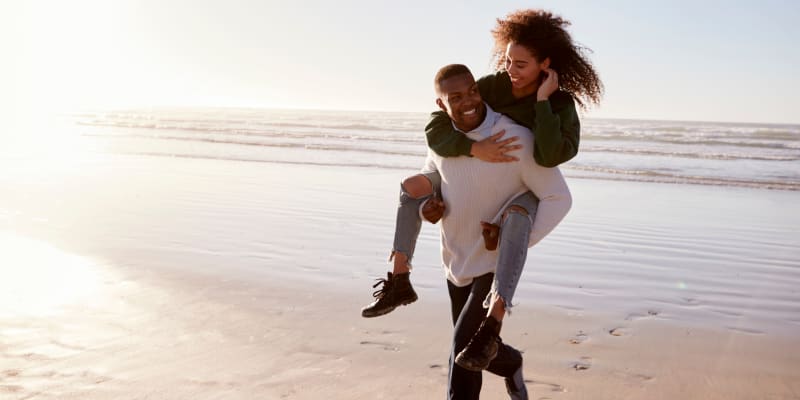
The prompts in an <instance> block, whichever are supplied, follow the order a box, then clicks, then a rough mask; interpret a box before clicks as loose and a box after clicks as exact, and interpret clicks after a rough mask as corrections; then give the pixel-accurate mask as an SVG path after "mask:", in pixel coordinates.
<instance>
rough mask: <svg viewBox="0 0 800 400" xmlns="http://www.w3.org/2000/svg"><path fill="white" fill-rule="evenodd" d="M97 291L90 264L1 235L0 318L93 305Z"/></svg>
mask: <svg viewBox="0 0 800 400" xmlns="http://www.w3.org/2000/svg"><path fill="white" fill-rule="evenodd" d="M99 287H100V279H99V277H98V275H97V268H96V265H95V264H94V262H93V261H92V260H90V259H88V258H85V257H81V256H78V255H75V254H71V253H67V252H64V251H62V250H59V249H58V248H56V247H54V246H52V245H50V244H49V243H47V242H43V241H40V240H36V239H32V238H28V237H24V236H20V235H16V234H13V233H4V232H0V314H2V315H5V316H48V315H57V314H59V313H60V312H61V308H62V307H64V306H68V305H73V304H77V303H86V302H90V303H91V302H94V301H95V298H96V296H97V295H98V292H99Z"/></svg>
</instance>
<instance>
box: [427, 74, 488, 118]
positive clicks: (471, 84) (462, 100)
mask: <svg viewBox="0 0 800 400" xmlns="http://www.w3.org/2000/svg"><path fill="white" fill-rule="evenodd" d="M436 104H437V105H439V108H441V109H442V111H445V112H447V115H449V116H450V119H452V120H453V122H454V123H455V125H456V127H457V128H458V129H461V130H462V131H464V132H469V131H471V130H473V129H475V128H477V127H478V126H479V125H480V124H481V123H482V122H483V119H484V118H486V105H484V104H483V99H481V94H480V93H479V92H478V84H477V83H475V78H473V77H472V74H467V73H464V74H459V75H453V76H451V77H449V78H447V79H445V80H443V81H441V82H440V83H439V98H438V99H436Z"/></svg>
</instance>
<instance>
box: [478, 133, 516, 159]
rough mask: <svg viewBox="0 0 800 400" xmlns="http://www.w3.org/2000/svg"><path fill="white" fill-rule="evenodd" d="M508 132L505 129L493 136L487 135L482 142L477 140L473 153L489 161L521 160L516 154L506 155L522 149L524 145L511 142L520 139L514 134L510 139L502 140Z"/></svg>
mask: <svg viewBox="0 0 800 400" xmlns="http://www.w3.org/2000/svg"><path fill="white" fill-rule="evenodd" d="M505 134H506V131H505V129H504V130H502V131H500V132H497V133H495V134H494V135H492V136H489V137H487V138H486V139H483V140H481V141H480V142H475V143H473V144H472V151H470V154H472V156H473V157H476V158H478V159H479V160H482V161H488V162H513V161H519V158H517V157H514V156H509V155H506V153H508V152H509V151H514V150H517V149H521V148H522V145H519V144H511V143H514V142H516V141H517V139H519V138H518V137H516V136H514V137H512V138H509V139H505V140H500V138H502V137H503V135H505Z"/></svg>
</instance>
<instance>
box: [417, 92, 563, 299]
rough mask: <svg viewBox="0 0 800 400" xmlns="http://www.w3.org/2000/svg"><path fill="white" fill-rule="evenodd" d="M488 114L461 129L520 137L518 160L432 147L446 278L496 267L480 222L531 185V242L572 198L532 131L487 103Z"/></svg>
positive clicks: (463, 278) (464, 281) (461, 278)
mask: <svg viewBox="0 0 800 400" xmlns="http://www.w3.org/2000/svg"><path fill="white" fill-rule="evenodd" d="M486 108H487V110H486V119H485V120H484V121H483V123H482V124H481V125H480V126H479V127H478V128H476V129H474V130H472V131H470V132H466V133H462V134H464V135H466V136H468V137H469V138H470V139H473V140H481V139H483V138H486V137H488V136H491V135H492V134H493V133H496V132H498V131H499V130H501V129H505V131H506V134H505V137H506V138H508V137H512V136H519V140H518V141H517V143H519V144H521V145H522V146H523V148H521V149H518V150H516V151H514V152H512V153H510V154H513V155H514V156H516V157H519V159H520V160H519V161H518V162H511V163H488V162H484V161H481V160H479V159H477V158H473V157H465V156H461V157H447V158H444V157H441V156H439V155H437V154H436V153H435V152H433V151H432V150H430V149H429V150H428V157H427V158H426V160H425V167H424V168H423V172H430V171H439V174H440V175H441V177H442V198H443V200H444V202H445V206H446V209H445V214H444V217H443V218H442V220H441V249H442V263H443V265H444V268H445V274H446V276H447V279H448V280H450V281H451V282H453V284H455V285H456V286H466V285H469V284H470V283H471V282H472V278H474V277H478V276H481V275H483V274H486V273H488V272H494V270H495V269H496V267H497V255H498V252H497V251H488V250H486V248H485V246H484V243H483V237H482V236H481V225H480V221H491V222H495V223H497V222H499V220H500V218H501V215H502V212H503V210H504V209H505V207H506V205H507V204H508V203H509V202H510V201H511V200H512V199H513V198H514V197H516V196H517V195H519V194H522V193H524V192H526V191H528V190H531V191H532V192H533V193H534V194H535V195H536V197H538V198H539V207H538V210H537V212H536V218H534V223H533V228H532V231H531V236H530V241H529V243H528V246H529V247H530V246H533V245H534V244H536V243H537V242H539V241H540V240H542V238H544V237H545V235H547V234H548V233H550V231H552V230H553V228H555V227H556V225H558V223H559V222H561V220H562V219H563V218H564V216H565V215H566V214H567V212H568V211H569V208H570V206H571V205H572V197H571V196H570V192H569V188H567V184H566V182H564V177H563V176H562V175H561V171H559V170H558V168H545V167H542V166H540V165H538V164H537V163H536V162H535V161H534V159H533V151H532V148H533V135H532V134H531V132H530V130H528V129H527V128H525V127H522V126H520V125H517V124H515V123H514V122H513V121H512V120H511V119H509V118H508V117H505V116H503V115H501V114H499V113H496V112H494V111H493V110H492V109H491V108H489V106H488V105H487V107H486Z"/></svg>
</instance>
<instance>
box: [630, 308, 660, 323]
mask: <svg viewBox="0 0 800 400" xmlns="http://www.w3.org/2000/svg"><path fill="white" fill-rule="evenodd" d="M659 314H661V311H658V310H652V309H651V310H647V312H645V313H631V314H628V316H627V317H625V320H626V321H634V320H637V319H642V318H654V317H657V316H658V315H659Z"/></svg>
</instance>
